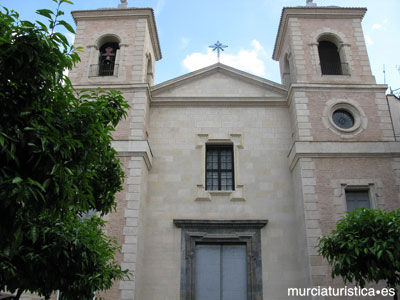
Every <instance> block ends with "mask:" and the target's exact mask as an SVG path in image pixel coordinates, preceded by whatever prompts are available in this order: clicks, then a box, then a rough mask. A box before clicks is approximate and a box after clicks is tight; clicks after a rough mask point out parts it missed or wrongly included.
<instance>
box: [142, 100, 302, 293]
mask: <svg viewBox="0 0 400 300" xmlns="http://www.w3.org/2000/svg"><path fill="white" fill-rule="evenodd" d="M200 133H203V134H209V135H210V136H224V135H226V134H241V135H242V138H243V142H242V145H243V148H242V149H239V151H238V153H239V155H238V156H239V157H238V166H237V168H236V169H235V172H239V174H238V175H239V181H240V184H243V185H244V190H245V192H244V200H236V201H232V200H230V198H229V196H226V195H223V194H219V195H213V196H211V199H210V200H208V201H207V200H195V199H196V193H197V185H198V184H200V183H201V182H202V178H201V177H202V176H203V175H202V171H201V170H202V165H201V164H202V162H201V149H200V148H198V147H196V145H197V142H198V141H197V134H200ZM149 143H150V145H151V148H152V153H153V155H154V162H153V168H152V169H151V171H150V172H149V181H148V183H149V190H148V197H147V210H146V217H145V219H146V234H145V236H146V242H145V246H144V247H145V252H144V256H143V259H144V260H143V264H144V265H146V268H145V269H143V270H142V271H143V272H144V273H142V275H143V274H144V275H143V284H142V285H141V286H140V289H141V295H140V297H139V299H177V298H178V295H179V290H180V286H179V282H180V276H181V272H180V264H181V263H180V262H181V233H180V229H178V228H176V227H175V226H174V225H173V220H174V219H209V220H218V219H268V220H269V223H268V225H267V226H266V227H265V228H263V229H262V230H261V235H262V237H261V240H262V264H263V289H264V299H266V300H267V299H271V300H272V299H274V300H276V299H285V297H284V298H280V297H282V295H283V296H285V295H287V287H288V286H299V285H301V286H306V285H307V276H306V275H305V274H304V267H305V257H304V256H305V251H301V250H300V251H299V249H306V245H305V243H306V242H305V239H304V238H300V236H301V237H304V236H303V235H302V234H301V233H304V221H303V218H302V214H303V211H301V212H299V211H298V209H299V207H300V204H299V203H295V200H294V190H293V188H292V177H291V173H290V171H289V169H288V162H287V153H288V151H289V148H290V146H291V130H290V125H289V117H288V110H287V108H286V107H263V106H261V107H240V106H231V107H229V106H215V107H207V106H189V107H184V106H159V107H158V106H156V107H151V111H150V126H149ZM294 229H295V230H294ZM154 282H157V285H156V286H154Z"/></svg>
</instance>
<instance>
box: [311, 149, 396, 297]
mask: <svg viewBox="0 0 400 300" xmlns="http://www.w3.org/2000/svg"><path fill="white" fill-rule="evenodd" d="M312 160H313V163H314V165H315V170H314V173H315V178H316V181H315V189H314V191H315V197H316V199H318V202H317V207H316V215H317V216H318V217H319V220H318V222H319V226H320V230H321V234H322V235H328V234H330V232H331V230H332V229H334V228H335V225H336V222H337V221H338V220H339V219H340V218H341V217H342V216H343V215H344V213H345V212H346V211H347V207H346V200H345V193H344V187H345V186H346V187H347V188H351V187H352V186H353V187H354V186H356V187H366V188H369V189H370V197H371V199H370V201H371V206H372V208H379V209H387V210H392V209H397V208H398V207H399V205H400V198H399V191H400V189H399V186H398V185H397V184H396V174H395V172H396V167H399V166H398V164H397V163H396V160H395V159H393V158H379V157H376V158H370V157H368V158H361V157H360V158H313V159H312ZM314 242H315V243H317V240H315V241H314ZM310 259H312V256H310ZM315 259H316V260H318V263H317V264H315V266H313V268H314V270H315V272H319V274H318V275H316V274H314V276H313V285H314V286H317V285H325V286H332V287H343V286H344V283H343V281H342V280H341V279H340V278H336V279H335V280H333V279H332V278H331V276H330V274H331V269H330V267H329V266H328V263H327V261H326V260H322V259H321V257H319V256H315ZM347 285H348V286H350V285H351V284H350V285H349V284H347ZM369 286H371V287H375V288H377V287H379V288H383V287H385V284H384V283H381V284H380V285H378V286H377V285H375V284H370V285H369ZM327 299H330V298H329V297H328V298H327ZM332 299H337V297H335V298H332ZM338 299H345V298H344V297H343V298H340V297H339V298H338ZM376 299H381V298H379V297H376ZM382 299H385V298H384V297H382Z"/></svg>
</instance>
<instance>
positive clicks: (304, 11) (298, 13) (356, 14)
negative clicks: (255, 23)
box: [272, 6, 367, 60]
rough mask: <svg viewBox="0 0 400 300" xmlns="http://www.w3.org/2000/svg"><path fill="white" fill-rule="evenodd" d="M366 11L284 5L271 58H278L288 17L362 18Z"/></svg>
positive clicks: (286, 28) (347, 8)
mask: <svg viewBox="0 0 400 300" xmlns="http://www.w3.org/2000/svg"><path fill="white" fill-rule="evenodd" d="M366 11H367V9H366V8H357V7H351V8H350V7H337V6H328V7H327V6H325V7H323V6H320V7H305V6H300V7H284V8H283V10H282V15H281V20H280V23H279V29H278V34H277V36H276V40H275V47H274V53H273V55H272V58H273V59H274V60H279V57H280V56H281V51H282V45H283V41H284V38H285V36H286V33H287V30H288V23H289V19H290V18H313V19H362V18H363V17H364V15H365V12H366Z"/></svg>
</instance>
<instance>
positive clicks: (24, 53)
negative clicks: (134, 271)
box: [0, 0, 128, 299]
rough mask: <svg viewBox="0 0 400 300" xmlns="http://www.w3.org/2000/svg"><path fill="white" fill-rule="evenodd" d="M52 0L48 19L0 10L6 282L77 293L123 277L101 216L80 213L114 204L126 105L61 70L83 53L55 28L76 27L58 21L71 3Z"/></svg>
mask: <svg viewBox="0 0 400 300" xmlns="http://www.w3.org/2000/svg"><path fill="white" fill-rule="evenodd" d="M53 1H54V2H56V3H57V9H56V10H55V11H54V12H53V11H51V10H48V9H41V10H38V11H37V13H38V14H39V15H41V16H42V17H44V18H45V19H47V20H48V25H45V24H44V23H43V22H40V21H36V22H35V23H32V22H29V21H21V20H19V15H18V13H17V12H15V11H9V10H7V9H6V8H4V7H3V10H2V11H0V199H1V200H0V214H1V217H0V270H1V272H0V290H3V289H8V290H9V291H11V292H15V291H17V292H18V295H19V294H20V293H22V292H23V291H31V292H37V293H39V294H41V295H44V296H46V297H48V296H49V295H50V293H51V292H53V291H55V290H60V291H62V292H63V295H64V296H66V297H68V298H69V299H79V298H82V297H90V296H91V295H92V293H93V291H97V290H104V289H108V288H110V287H111V285H112V280H114V279H122V278H123V277H125V276H126V275H127V271H123V270H121V268H120V266H119V265H118V263H117V262H116V261H115V259H114V251H115V250H116V249H117V247H116V245H115V242H114V241H113V240H112V239H110V238H109V237H107V236H105V235H104V233H103V231H102V227H103V226H104V222H103V221H102V220H101V219H100V218H98V217H96V216H94V217H93V218H91V219H82V217H81V215H82V214H84V213H85V212H88V211H89V210H96V211H97V212H98V214H99V215H101V216H102V215H105V214H107V213H109V212H111V211H112V210H113V209H114V208H115V201H114V196H115V193H116V192H118V191H120V190H121V188H122V181H123V176H124V173H123V171H122V168H121V166H120V162H119V160H118V158H117V156H116V151H115V150H114V149H113V148H112V147H111V140H112V137H111V133H112V131H113V130H114V129H115V126H116V125H117V124H118V122H119V121H120V120H121V119H122V118H124V117H125V116H126V109H127V108H128V104H127V102H126V101H125V100H124V99H123V97H122V95H121V93H120V92H117V91H100V90H97V91H83V92H82V91H81V92H78V91H76V90H74V88H73V87H72V85H71V82H70V81H69V79H68V78H67V77H66V76H65V75H63V72H64V71H65V69H71V68H72V66H73V65H74V64H75V63H76V62H78V61H79V56H78V54H77V53H76V52H75V51H74V49H73V48H72V46H71V45H70V44H69V42H68V40H67V39H66V38H65V36H64V35H62V34H61V33H59V32H57V31H56V29H57V27H64V28H65V29H66V30H68V31H70V32H71V33H74V31H73V28H72V27H71V26H70V25H69V24H68V23H66V22H65V21H63V20H60V17H61V16H62V15H63V12H62V11H61V10H60V5H61V4H62V3H71V2H70V1H68V0H53ZM75 50H76V49H75Z"/></svg>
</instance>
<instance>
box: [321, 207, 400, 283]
mask: <svg viewBox="0 0 400 300" xmlns="http://www.w3.org/2000/svg"><path fill="white" fill-rule="evenodd" d="M318 252H319V254H321V255H322V256H323V257H325V258H326V259H327V260H328V262H329V264H330V265H331V266H332V277H336V276H341V277H342V278H343V280H344V281H345V282H353V281H354V282H355V283H356V284H358V285H359V286H361V287H364V286H365V283H366V282H376V283H378V282H379V281H381V280H384V281H386V283H387V286H388V287H390V288H396V287H397V286H398V285H399V284H400V259H399V258H400V209H398V210H393V211H391V212H385V211H383V210H375V209H367V208H362V209H358V210H355V211H352V212H349V213H347V215H346V216H345V217H344V218H342V219H341V220H340V221H339V222H338V223H337V225H336V229H334V230H333V231H332V233H331V235H329V236H324V237H322V238H321V239H320V242H319V245H318Z"/></svg>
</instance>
